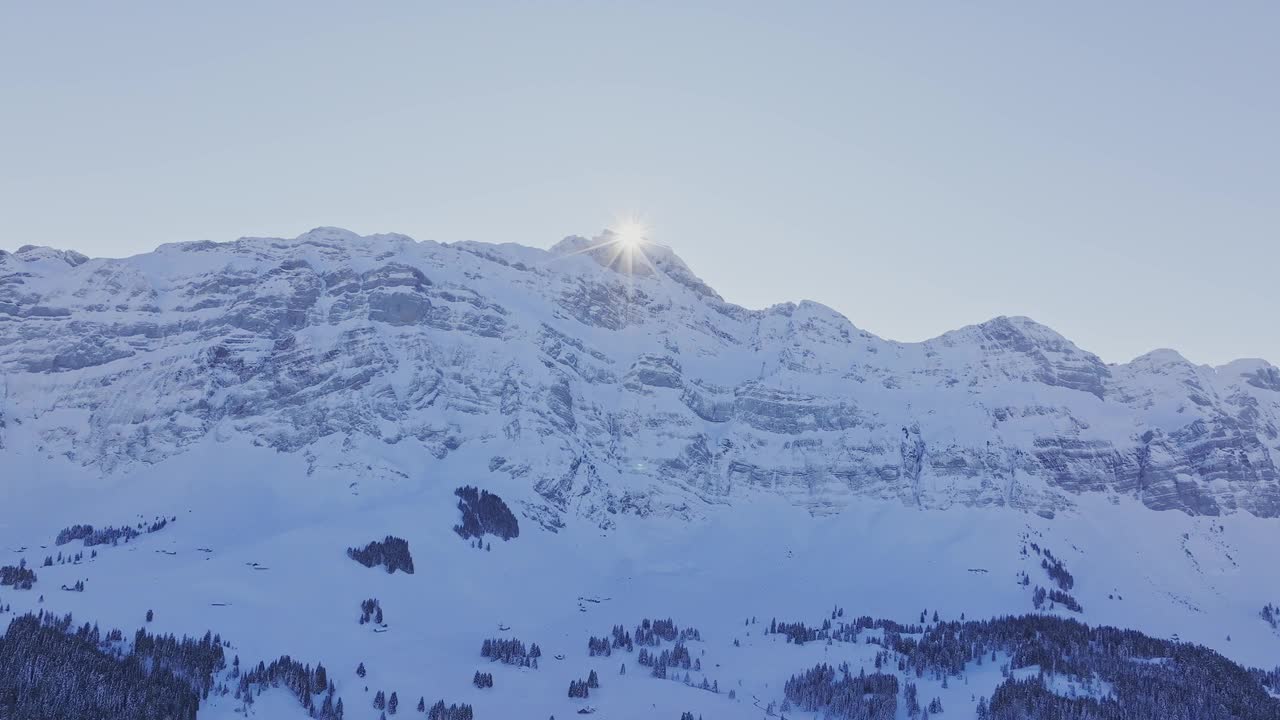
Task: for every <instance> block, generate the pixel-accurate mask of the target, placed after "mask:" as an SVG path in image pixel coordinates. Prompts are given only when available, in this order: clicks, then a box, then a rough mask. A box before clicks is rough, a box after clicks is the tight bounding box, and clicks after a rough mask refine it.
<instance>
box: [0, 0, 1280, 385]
mask: <svg viewBox="0 0 1280 720" xmlns="http://www.w3.org/2000/svg"><path fill="white" fill-rule="evenodd" d="M1277 32H1280V5H1276V4H1274V3H1262V2H1250V1H1249V0H1246V1H1245V2H1240V3H1231V4H1227V5H1215V6H1208V5H1205V4H1203V3H1196V2H1184V1H1182V0H1174V1H1173V2H1169V3H1160V4H1159V5H1148V4H1142V3H1139V4H1120V5H1107V6H1101V5H1098V6H1088V5H1086V6H1081V5H1070V6H1067V5H1062V6H1053V5H1025V6H1016V7H1015V6H1003V5H1001V6H983V5H968V4H966V5H931V6H911V5H905V4H890V5H884V6H783V5H778V4H772V3H758V4H757V3H742V2H732V3H730V2H715V1H714V0H713V1H712V2H708V3H698V4H696V5H694V6H687V5H685V4H675V3H661V2H660V3H647V4H644V5H632V4H604V3H601V4H578V3H561V2H556V1H555V0H552V1H551V2H547V3H536V4H532V3H501V2H500V3H496V4H491V5H485V6H471V5H458V6H448V5H442V4H426V5H424V4H417V3H409V2H395V1H392V2H387V3H379V4H378V5H376V6H363V5H352V4H348V3H334V2H325V1H321V2H307V3H303V2H300V1H292V0H282V1H281V2H274V3H270V4H265V5H255V6H248V5H244V4H238V3H218V4H207V5H198V6H190V5H173V4H170V3H162V2H158V1H149V0H143V1H142V2H137V3H130V4H129V5H127V6H125V7H120V6H114V5H111V6H109V5H106V4H103V5H82V6H77V7H75V8H74V9H72V8H69V7H66V6H63V5H60V4H57V3H32V4H25V5H15V6H14V7H12V8H10V9H8V10H7V11H6V12H5V13H4V20H3V22H0V97H4V98H5V112H4V113H0V249H5V250H15V249H17V248H18V247H20V246H22V245H27V244H32V245H51V246H54V247H59V248H68V249H75V250H78V251H80V252H83V253H85V254H87V255H90V256H105V257H121V256H127V255H132V254H137V253H141V252H146V251H150V250H152V249H154V248H155V247H157V246H158V245H160V244H163V243H167V242H177V241H184V240H201V239H210V240H215V241H230V240H234V239H236V238H238V237H241V236H278V237H294V236H297V235H299V234H301V233H303V232H305V231H307V230H309V229H311V228H313V227H317V226H338V227H344V228H349V229H351V230H352V231H355V232H358V233H360V234H364V235H367V234H373V233H379V232H399V233H403V234H406V235H409V236H411V237H414V238H417V239H420V240H436V241H441V242H454V241H464V240H476V241H486V242H494V243H503V242H517V243H521V244H524V245H531V246H535V247H549V246H551V245H553V244H554V243H556V242H557V241H559V240H560V239H561V238H563V237H564V236H566V235H585V236H594V235H596V234H598V233H599V231H600V229H601V228H607V227H613V228H615V229H621V228H623V227H625V226H624V225H621V224H620V223H619V218H618V216H616V215H614V214H612V212H613V211H615V210H617V209H620V208H627V209H634V210H636V211H638V212H639V213H642V215H641V216H638V217H643V219H644V222H643V228H645V229H643V230H642V231H640V232H639V233H638V234H636V233H632V232H630V231H626V232H622V233H621V234H622V235H624V236H626V237H631V236H632V235H633V234H636V236H637V237H638V238H640V241H639V243H638V245H644V244H645V243H651V244H654V245H660V246H663V247H669V248H671V249H672V250H673V251H674V252H675V253H676V254H677V255H679V256H680V257H681V258H682V259H683V260H684V261H685V262H686V263H687V264H688V265H689V267H690V268H691V269H692V270H693V271H694V272H695V273H697V274H698V275H699V276H700V277H702V278H703V279H704V280H705V281H706V282H707V283H708V284H709V285H710V286H711V287H713V288H715V289H716V291H717V292H719V293H720V294H721V295H722V296H724V298H725V299H726V300H728V301H730V302H733V303H736V304H739V305H742V306H744V307H748V308H762V307H767V306H769V305H773V304H777V303H782V302H796V301H800V300H804V299H809V300H813V301H816V302H820V303H822V304H824V305H827V306H829V307H832V308H834V309H835V310H837V311H838V312H840V313H841V314H843V315H845V316H846V317H848V318H849V320H850V321H851V322H852V323H853V324H854V325H855V326H857V327H859V328H862V329H865V330H867V331H868V332H872V333H875V334H876V335H879V336H881V337H885V338H889V339H894V340H900V341H920V340H924V339H927V338H931V337H936V336H938V335H940V334H942V333H944V332H947V331H948V330H953V329H955V328H958V327H961V326H964V325H970V324H974V323H979V322H983V321H985V320H988V319H990V318H992V317H996V316H999V315H1024V316H1028V317H1031V318H1033V319H1034V320H1036V321H1037V322H1040V323H1043V324H1045V325H1047V326H1049V327H1051V328H1053V329H1054V330H1056V331H1058V332H1060V333H1062V334H1063V335H1064V336H1065V337H1067V338H1068V339H1070V340H1072V341H1073V342H1074V343H1076V344H1077V345H1078V346H1079V347H1081V348H1082V349H1084V350H1087V351H1089V352H1093V353H1096V354H1097V355H1098V356H1100V357H1101V358H1102V359H1103V360H1105V361H1107V362H1127V361H1129V360H1131V359H1132V358H1134V357H1137V356H1139V355H1142V354H1144V353H1146V352H1149V351H1151V350H1153V349H1157V348H1172V349H1175V350H1177V351H1178V352H1180V353H1181V354H1183V355H1184V356H1185V357H1187V358H1188V359H1190V360H1191V361H1192V362H1196V363H1203V364H1211V365H1220V364H1223V363H1226V362H1228V361H1230V360H1232V359H1235V358H1241V357H1259V358H1264V359H1267V360H1270V361H1271V362H1280V332H1277V331H1276V330H1275V316H1276V309H1277V308H1280V241H1277V237H1276V234H1277V228H1280V133H1277V132H1276V128H1277V127H1280V95H1278V94H1277V93H1275V92H1274V90H1272V89H1271V88H1272V87H1274V85H1275V81H1274V77H1272V76H1273V75H1274V69H1275V68H1276V67H1280V44H1277V43H1276V42H1275V41H1274V38H1275V35H1276V33H1277ZM629 219H631V218H626V220H629ZM655 225H658V226H660V227H658V228H657V229H655ZM633 245H637V243H634V242H632V241H631V240H628V241H627V242H625V243H618V244H617V246H616V247H614V248H611V250H610V251H611V252H613V251H616V252H617V255H615V258H620V259H621V261H623V262H628V261H634V262H647V260H648V258H647V257H646V256H645V254H644V252H642V250H643V247H632V246H633ZM628 248H631V249H628ZM624 253H625V254H624Z"/></svg>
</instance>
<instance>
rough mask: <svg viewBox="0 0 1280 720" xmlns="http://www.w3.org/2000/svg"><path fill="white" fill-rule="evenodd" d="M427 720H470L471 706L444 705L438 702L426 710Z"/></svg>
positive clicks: (463, 704)
mask: <svg viewBox="0 0 1280 720" xmlns="http://www.w3.org/2000/svg"><path fill="white" fill-rule="evenodd" d="M427 720H472V711H471V706H470V705H468V704H466V703H462V704H461V705H445V704H444V701H443V700H440V701H437V702H436V704H435V705H432V706H431V708H430V709H429V710H427Z"/></svg>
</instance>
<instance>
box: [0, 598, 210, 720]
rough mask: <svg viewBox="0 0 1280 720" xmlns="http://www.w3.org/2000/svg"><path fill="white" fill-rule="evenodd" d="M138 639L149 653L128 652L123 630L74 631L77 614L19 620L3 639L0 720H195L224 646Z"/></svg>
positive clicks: (142, 635) (0, 643) (0, 644)
mask: <svg viewBox="0 0 1280 720" xmlns="http://www.w3.org/2000/svg"><path fill="white" fill-rule="evenodd" d="M138 639H140V640H142V648H141V650H136V649H135V652H133V653H129V654H126V653H124V652H123V650H122V649H121V648H120V645H122V644H123V643H122V640H123V634H122V633H120V632H119V631H118V630H117V631H113V632H111V633H108V634H107V636H106V637H103V636H102V635H101V633H100V632H99V631H98V629H97V628H96V627H93V626H90V625H88V624H86V625H84V626H82V627H80V628H75V629H73V628H72V623H71V616H70V615H67V616H65V617H63V618H60V619H55V618H54V617H53V616H51V615H45V614H43V613H42V614H41V615H39V616H37V615H30V614H28V615H23V616H21V617H18V618H15V619H14V620H13V621H12V622H11V623H10V624H9V628H8V630H7V632H6V633H5V635H4V636H3V637H0V717H4V718H41V719H42V720H62V719H63V718H66V719H67V720H71V719H73V718H74V719H79V718H99V717H101V718H108V717H110V718H126V717H127V718H137V719H138V720H152V719H154V720H162V719H167V720H194V718H195V716H196V710H197V709H198V708H199V706H200V700H201V698H202V696H206V695H207V694H208V692H209V690H210V688H211V686H212V677H213V675H212V672H216V671H217V670H218V669H221V667H222V645H221V643H220V642H216V643H215V640H214V638H213V637H212V636H206V639H205V640H200V641H197V640H192V639H190V638H183V639H182V640H176V639H173V638H172V636H169V637H167V638H154V637H152V636H149V635H147V634H146V633H140V635H139V638H138ZM136 644H137V640H135V645H136ZM210 668H213V669H214V670H213V671H212V672H207V671H208V670H209V669H210Z"/></svg>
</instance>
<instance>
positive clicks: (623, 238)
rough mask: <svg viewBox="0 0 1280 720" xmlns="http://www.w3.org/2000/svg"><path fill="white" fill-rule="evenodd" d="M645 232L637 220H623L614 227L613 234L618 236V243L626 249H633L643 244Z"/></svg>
mask: <svg viewBox="0 0 1280 720" xmlns="http://www.w3.org/2000/svg"><path fill="white" fill-rule="evenodd" d="M647 232H648V231H647V230H646V229H645V227H644V226H643V225H641V224H640V223H638V222H625V223H622V224H621V225H619V226H618V227H617V228H615V229H614V231H613V234H614V235H617V236H618V240H617V242H618V244H619V245H621V246H622V247H623V248H625V249H627V250H634V249H636V248H639V247H640V246H641V245H642V244H644V242H645V235H646V234H647Z"/></svg>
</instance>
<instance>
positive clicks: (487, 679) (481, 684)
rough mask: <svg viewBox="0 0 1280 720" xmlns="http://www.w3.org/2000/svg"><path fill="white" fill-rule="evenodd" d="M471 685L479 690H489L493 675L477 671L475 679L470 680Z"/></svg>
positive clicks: (491, 685)
mask: <svg viewBox="0 0 1280 720" xmlns="http://www.w3.org/2000/svg"><path fill="white" fill-rule="evenodd" d="M471 684H472V685H475V686H476V687H478V688H481V689H484V688H491V687H493V673H482V672H480V671H479V670H477V671H476V674H475V677H473V678H471Z"/></svg>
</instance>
